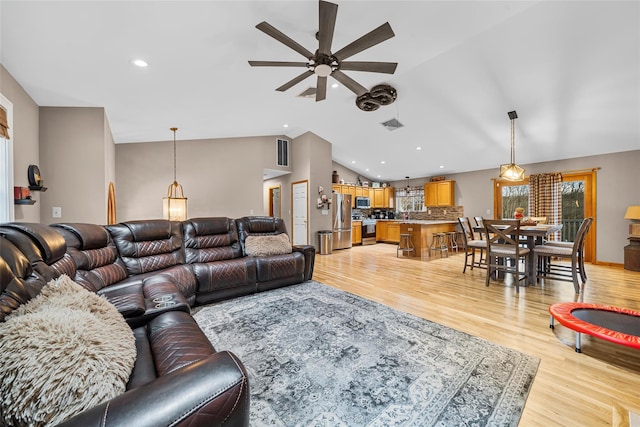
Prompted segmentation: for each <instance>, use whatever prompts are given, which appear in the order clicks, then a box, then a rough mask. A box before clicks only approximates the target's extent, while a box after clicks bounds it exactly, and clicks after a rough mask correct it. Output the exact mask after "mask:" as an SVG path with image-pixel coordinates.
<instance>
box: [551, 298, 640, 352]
mask: <svg viewBox="0 0 640 427" xmlns="http://www.w3.org/2000/svg"><path fill="white" fill-rule="evenodd" d="M549 313H550V314H551V323H550V324H549V327H550V328H551V329H553V328H554V320H557V321H558V322H559V323H560V324H561V325H562V326H565V327H567V328H569V329H571V330H573V331H576V352H578V353H581V352H582V350H581V348H580V334H588V335H591V336H594V337H597V338H600V339H603V340H606V341H610V342H612V343H616V344H621V345H624V346H627V347H632V348H635V349H640V312H639V311H635V310H629V309H627V308H622V307H614V306H610V305H600V304H589V303H582V302H561V303H557V304H553V305H551V306H550V307H549Z"/></svg>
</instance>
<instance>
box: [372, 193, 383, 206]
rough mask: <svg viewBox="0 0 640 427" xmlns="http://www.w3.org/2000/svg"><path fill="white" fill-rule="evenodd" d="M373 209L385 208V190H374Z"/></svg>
mask: <svg viewBox="0 0 640 427" xmlns="http://www.w3.org/2000/svg"><path fill="white" fill-rule="evenodd" d="M371 207H372V208H384V207H385V203H384V188H374V189H373V200H372V201H371Z"/></svg>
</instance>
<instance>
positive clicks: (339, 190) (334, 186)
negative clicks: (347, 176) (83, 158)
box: [331, 184, 342, 194]
mask: <svg viewBox="0 0 640 427" xmlns="http://www.w3.org/2000/svg"><path fill="white" fill-rule="evenodd" d="M331 190H333V192H334V193H339V194H342V185H340V184H332V185H331Z"/></svg>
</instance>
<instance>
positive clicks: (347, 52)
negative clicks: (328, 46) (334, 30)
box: [333, 22, 395, 61]
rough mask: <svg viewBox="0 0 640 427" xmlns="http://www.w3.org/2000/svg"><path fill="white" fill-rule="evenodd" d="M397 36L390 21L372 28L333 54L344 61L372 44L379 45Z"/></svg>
mask: <svg viewBox="0 0 640 427" xmlns="http://www.w3.org/2000/svg"><path fill="white" fill-rule="evenodd" d="M393 36H395V34H394V33H393V30H392V29H391V25H389V23H388V22H385V23H384V24H382V25H380V26H379V27H378V28H376V29H375V30H372V31H370V32H368V33H367V34H365V35H364V36H362V37H360V38H359V39H358V40H356V41H354V42H351V43H349V44H348V45H346V46H345V47H343V48H342V49H340V50H339V51H337V52H336V53H334V54H333V56H335V57H336V58H337V59H338V61H344V60H345V59H347V58H349V57H351V56H353V55H355V54H356V53H360V52H362V51H363V50H365V49H369V48H370V47H372V46H375V45H377V44H378V43H382V42H383V41H385V40H388V39H390V38H391V37H393Z"/></svg>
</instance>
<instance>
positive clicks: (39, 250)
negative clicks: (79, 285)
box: [0, 222, 75, 281]
mask: <svg viewBox="0 0 640 427" xmlns="http://www.w3.org/2000/svg"><path fill="white" fill-rule="evenodd" d="M0 235H2V236H4V237H5V238H7V240H9V241H11V242H12V243H13V244H14V245H15V246H16V247H17V248H18V249H19V250H20V252H22V253H23V254H24V256H25V257H26V258H27V259H28V260H29V262H30V263H31V266H32V267H33V269H34V270H35V271H36V272H37V273H38V274H40V275H42V276H43V277H44V278H45V280H46V281H49V280H53V279H55V278H57V277H59V276H60V275H61V274H66V275H68V276H71V277H73V276H74V275H75V264H74V262H73V260H72V259H71V257H70V256H69V255H68V254H67V253H66V251H67V245H66V243H65V241H64V238H63V237H62V236H61V235H60V234H59V233H57V232H56V230H55V229H53V228H52V227H50V226H48V225H44V224H38V223H28V222H11V223H6V224H2V226H0Z"/></svg>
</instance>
